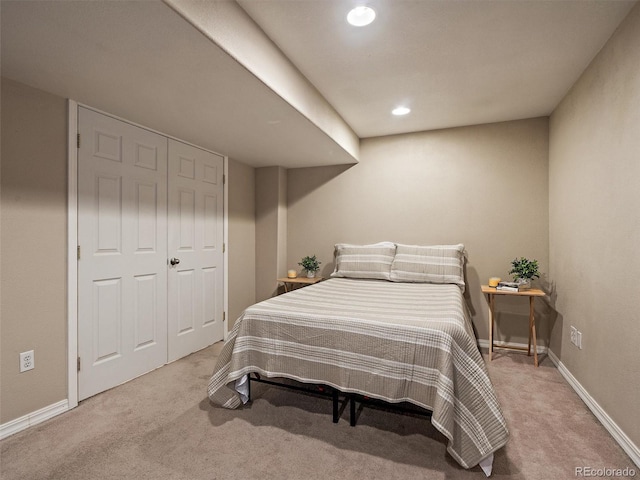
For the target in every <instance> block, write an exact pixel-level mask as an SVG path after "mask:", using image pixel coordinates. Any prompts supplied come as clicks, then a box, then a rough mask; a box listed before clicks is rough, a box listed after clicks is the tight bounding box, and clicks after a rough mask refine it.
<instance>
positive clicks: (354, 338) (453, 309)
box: [208, 244, 509, 474]
mask: <svg viewBox="0 0 640 480" xmlns="http://www.w3.org/2000/svg"><path fill="white" fill-rule="evenodd" d="M376 245H379V244H376ZM393 245H394V247H393V250H392V252H391V253H390V258H384V256H380V255H375V257H376V258H375V259H374V258H373V257H374V256H371V258H369V257H367V259H368V260H376V261H379V260H381V259H383V260H384V261H383V262H382V263H383V266H382V267H380V268H381V270H382V274H380V273H379V272H378V273H371V274H370V275H369V274H366V273H362V271H361V270H363V269H364V270H365V271H371V270H370V269H371V268H372V266H371V265H366V266H364V267H363V266H362V265H360V267H357V268H356V267H354V266H353V265H350V264H349V262H348V260H349V259H353V258H354V257H353V255H352V256H348V255H346V254H345V256H343V257H341V256H340V254H339V253H340V251H341V250H340V248H339V245H337V246H336V251H337V252H338V254H337V263H336V270H335V271H334V275H333V277H334V278H331V279H329V280H326V281H323V282H320V283H317V284H315V285H311V286H308V287H305V288H302V289H298V290H295V291H293V292H290V293H286V294H284V295H280V296H278V297H274V298H271V299H268V300H265V301H263V302H260V303H257V304H255V305H253V306H251V307H249V308H248V309H246V310H245V312H244V313H243V314H242V315H241V317H240V318H239V319H238V320H237V321H236V323H235V325H234V328H233V330H232V332H231V333H230V335H229V338H228V339H227V341H226V343H225V345H224V347H223V350H222V352H221V353H220V356H219V358H218V361H217V364H216V367H215V369H214V372H213V375H212V377H211V380H210V382H209V387H208V394H209V398H210V399H211V401H212V402H213V403H214V404H217V405H220V406H222V407H225V408H237V407H239V406H241V405H242V404H243V402H244V401H246V396H245V395H244V394H243V392H244V390H243V388H244V387H243V385H244V384H245V383H246V378H247V375H248V374H250V373H258V374H260V375H261V376H265V377H269V378H287V379H292V380H296V381H298V382H303V383H309V384H321V385H328V386H330V387H333V388H335V389H337V390H339V391H340V392H343V393H346V394H350V393H351V394H358V395H362V396H366V397H370V398H374V399H379V400H383V401H385V402H389V403H401V402H409V403H411V404H414V405H417V406H419V407H422V408H424V409H427V410H430V411H431V412H432V416H431V422H432V424H433V425H434V427H435V428H437V429H438V430H439V431H440V432H441V433H442V434H443V435H444V436H445V437H446V438H447V439H448V445H447V451H448V452H449V453H450V454H451V455H452V456H453V457H454V459H455V460H456V461H457V462H458V463H459V464H460V465H461V466H463V467H464V468H471V467H474V466H475V465H477V464H481V466H482V467H483V470H485V473H487V474H489V473H490V467H491V462H492V459H493V453H494V452H495V451H496V450H498V449H500V448H501V447H503V446H504V445H505V444H506V442H507V439H508V436H509V434H508V430H507V427H506V424H505V420H504V417H503V414H502V411H501V409H500V405H499V403H498V400H497V398H496V395H495V392H494V390H493V386H492V384H491V381H490V379H489V377H488V374H487V370H486V367H485V364H484V361H483V359H482V356H481V355H480V352H479V351H478V347H477V344H476V339H475V336H474V333H473V329H472V326H471V321H470V317H469V314H468V311H467V308H466V303H465V300H464V297H463V291H464V286H463V285H464V284H462V285H461V284H460V283H461V282H460V281H457V280H456V279H455V278H454V279H453V281H452V277H449V276H446V275H445V276H440V277H438V278H439V279H444V280H446V281H443V282H431V281H419V279H417V277H416V276H415V272H410V270H412V268H408V267H407V266H406V265H405V266H404V267H403V266H402V264H401V263H400V262H399V261H398V259H402V258H403V257H402V255H401V254H400V252H402V251H406V250H402V249H401V246H400V245H395V244H393ZM456 247H457V248H458V250H460V247H459V246H456ZM429 248H433V247H429ZM347 251H349V250H348V249H347ZM358 252H359V253H361V251H358ZM421 253H422V252H421ZM398 254H400V257H398ZM423 256H424V255H423ZM436 257H437V258H436V259H435V260H434V259H433V258H431V260H430V261H436V263H442V261H443V259H442V258H440V255H437V256H436ZM363 258H364V257H363V256H362V255H360V257H359V260H358V261H357V262H356V263H358V262H360V263H361V264H362V263H366V262H364V260H363ZM341 260H342V261H341ZM415 261H416V259H415V258H411V263H415ZM444 261H445V262H446V261H448V260H444ZM394 262H395V263H394ZM418 263H419V262H418ZM394 265H395V266H396V267H397V268H396V275H395V276H394V275H393V274H392V273H393V266H394ZM354 268H355V273H353V272H354V270H353V269H354ZM367 268H368V269H369V270H366V269H367ZM376 268H377V267H376ZM402 268H405V270H407V271H406V272H405V273H408V274H409V275H404V276H403V275H402ZM425 268H426V267H424V265H422V266H420V267H419V268H418V270H421V271H423V270H424V269H425ZM440 271H442V268H440ZM350 272H351V273H350ZM398 272H400V275H398ZM423 273H424V272H423ZM441 273H442V272H441ZM459 274H460V275H462V271H460V272H459ZM354 275H355V276H356V277H357V278H354ZM362 277H365V278H362ZM367 277H368V278H367ZM409 278H412V279H413V280H412V281H410V280H408V279H409ZM457 278H461V277H457ZM431 280H433V278H431ZM487 467H488V468H487Z"/></svg>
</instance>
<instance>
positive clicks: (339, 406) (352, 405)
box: [247, 373, 432, 427]
mask: <svg viewBox="0 0 640 480" xmlns="http://www.w3.org/2000/svg"><path fill="white" fill-rule="evenodd" d="M252 375H253V377H252ZM247 379H248V390H249V391H248V397H249V401H251V382H257V383H264V384H267V385H273V386H276V387H282V388H286V389H289V390H294V391H297V392H304V393H309V394H312V395H317V396H321V397H325V398H331V403H332V407H333V423H338V421H339V420H340V417H341V416H342V413H343V412H344V411H345V409H346V407H347V404H348V405H349V425H351V426H352V427H355V426H356V423H357V421H358V417H359V416H360V413H361V412H362V410H363V408H364V406H365V405H367V406H372V407H377V408H380V409H383V410H387V411H391V412H396V413H409V414H413V415H419V416H425V417H431V414H432V412H431V410H427V409H423V408H420V407H415V406H413V407H412V408H406V407H403V406H402V405H396V404H392V403H389V402H385V401H383V400H377V399H374V398H370V397H367V396H364V395H359V394H357V393H343V392H341V391H340V390H338V389H336V388H333V387H330V386H327V385H318V384H309V386H307V387H301V386H298V385H290V384H288V383H282V382H276V381H274V380H266V379H264V378H262V377H261V376H260V374H258V373H253V374H249V375H248V376H247ZM340 397H343V400H342V402H341V401H340ZM356 402H358V403H359V404H360V408H358V409H356Z"/></svg>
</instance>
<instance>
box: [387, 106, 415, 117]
mask: <svg viewBox="0 0 640 480" xmlns="http://www.w3.org/2000/svg"><path fill="white" fill-rule="evenodd" d="M410 111H411V109H410V108H408V107H396V108H394V109H393V110H391V113H393V114H394V115H398V116H400V115H406V114H407V113H409V112H410Z"/></svg>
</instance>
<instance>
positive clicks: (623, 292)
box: [549, 5, 640, 446]
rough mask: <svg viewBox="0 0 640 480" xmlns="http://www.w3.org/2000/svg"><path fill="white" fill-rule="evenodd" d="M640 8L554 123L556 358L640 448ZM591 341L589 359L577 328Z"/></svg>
mask: <svg viewBox="0 0 640 480" xmlns="http://www.w3.org/2000/svg"><path fill="white" fill-rule="evenodd" d="M639 46H640V5H636V6H635V7H634V8H633V10H632V11H631V13H630V14H629V16H628V17H627V18H626V20H625V21H624V22H623V23H622V24H621V26H620V27H619V29H618V31H617V32H616V33H615V34H614V36H613V37H612V38H611V40H609V42H608V43H607V44H606V45H605V47H604V48H603V49H602V50H601V52H600V53H599V54H598V56H597V57H596V58H595V60H594V61H593V62H592V64H591V65H590V66H589V67H588V68H587V69H586V71H585V72H584V73H583V75H582V77H581V78H580V79H579V81H578V82H577V83H576V84H575V85H574V86H573V88H572V89H571V91H570V92H569V94H568V95H567V96H566V98H565V99H564V100H563V101H562V102H561V104H560V105H559V106H558V107H557V108H556V110H555V111H554V113H553V115H552V117H551V121H550V153H549V165H550V166H549V168H550V181H549V198H550V199H549V207H550V215H549V221H550V245H551V248H550V270H551V278H552V280H553V281H554V283H555V285H556V291H557V300H556V308H557V310H558V314H559V315H558V321H557V322H556V324H555V327H554V329H553V340H552V351H553V352H554V353H555V354H556V355H557V356H558V357H559V358H560V360H561V361H562V363H563V364H564V365H565V366H566V367H567V368H568V369H569V371H570V372H571V373H572V374H573V376H574V377H575V378H576V379H577V380H578V381H579V382H580V383H581V384H582V386H583V387H584V388H585V389H586V390H587V391H588V392H589V394H590V395H591V396H592V397H593V398H594V399H595V401H596V402H597V403H598V404H599V405H600V406H601V407H602V408H603V409H604V410H605V411H606V412H607V413H608V415H609V416H610V417H611V418H612V419H613V421H615V422H616V423H617V424H618V426H620V427H621V428H622V429H623V430H624V432H625V433H626V434H627V435H628V436H629V438H630V439H631V440H632V441H633V442H634V443H635V444H636V445H637V446H640V415H639V413H640V410H639V408H638V405H639V404H640V381H639V379H640V354H639V353H638V345H640V310H639V309H638V291H639V288H638V282H637V281H636V280H635V274H636V271H638V270H640V252H639V250H638V249H639V247H640V48H639ZM571 325H573V326H575V327H576V328H577V329H578V330H580V331H581V332H582V342H583V348H582V350H578V349H577V348H576V347H574V346H573V345H572V344H571V343H570V342H569V328H570V326H571Z"/></svg>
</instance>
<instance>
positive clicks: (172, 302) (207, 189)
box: [168, 140, 224, 361]
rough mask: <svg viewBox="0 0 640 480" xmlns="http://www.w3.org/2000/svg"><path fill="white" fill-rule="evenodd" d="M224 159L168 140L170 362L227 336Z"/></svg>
mask: <svg viewBox="0 0 640 480" xmlns="http://www.w3.org/2000/svg"><path fill="white" fill-rule="evenodd" d="M223 160H224V159H223V157H221V156H219V155H215V154H213V153H210V152H206V151H204V150H200V149H198V148H195V147H192V146H190V145H186V144H184V143H181V142H177V141H174V140H169V257H170V259H171V260H172V262H171V263H170V266H169V297H168V304H169V361H172V360H175V359H177V358H180V357H183V356H185V355H188V354H190V353H192V352H195V351H197V350H200V349H202V348H205V347H207V346H209V345H211V344H213V343H215V342H217V341H219V340H222V339H223V336H224V328H223V322H222V320H223V319H222V314H223V307H224V305H223V270H222V268H223V251H222V248H223V244H222V242H223V212H224V210H223V200H224V197H223V184H222V174H223ZM178 262H179V263H178Z"/></svg>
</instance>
